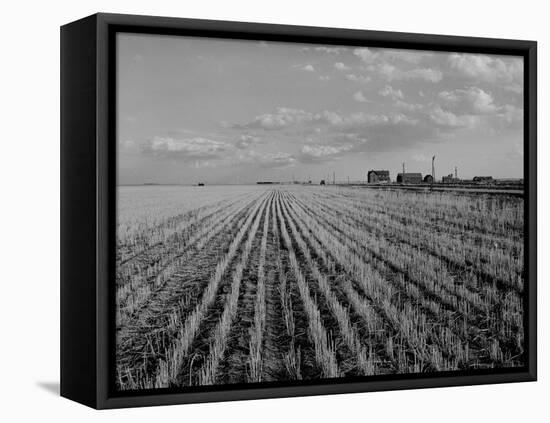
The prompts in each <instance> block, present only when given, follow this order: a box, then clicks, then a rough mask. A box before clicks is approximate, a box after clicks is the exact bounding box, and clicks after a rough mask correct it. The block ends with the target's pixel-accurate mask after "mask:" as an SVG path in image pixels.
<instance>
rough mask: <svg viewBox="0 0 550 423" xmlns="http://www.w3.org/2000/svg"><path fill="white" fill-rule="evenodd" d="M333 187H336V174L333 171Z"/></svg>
mask: <svg viewBox="0 0 550 423" xmlns="http://www.w3.org/2000/svg"><path fill="white" fill-rule="evenodd" d="M332 185H336V172H335V171H332Z"/></svg>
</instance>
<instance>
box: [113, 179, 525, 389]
mask: <svg viewBox="0 0 550 423" xmlns="http://www.w3.org/2000/svg"><path fill="white" fill-rule="evenodd" d="M117 215H118V223H117V256H116V385H117V388H118V389H120V390H132V389H143V388H167V387H184V386H196V385H213V384H232V383H243V382H270V381H289V380H300V379H304V380H311V379H320V378H322V379H324V378H336V377H348V376H369V375H381V374H382V375H384V374H406V373H424V372H438V371H448V370H468V369H487V368H495V367H498V368H502V367H517V366H522V365H523V364H524V360H525V357H524V349H523V345H524V333H523V316H524V311H523V293H524V204H523V198H521V197H511V196H506V195H504V194H502V195H483V194H476V195H467V194H464V193H448V192H414V191H399V190H393V191H389V190H382V189H377V190H371V189H360V188H346V187H337V186H326V187H323V186H300V185H268V186H206V187H183V186H142V187H119V188H118V211H117Z"/></svg>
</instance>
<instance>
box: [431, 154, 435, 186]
mask: <svg viewBox="0 0 550 423" xmlns="http://www.w3.org/2000/svg"><path fill="white" fill-rule="evenodd" d="M432 178H433V180H434V182H435V156H433V157H432Z"/></svg>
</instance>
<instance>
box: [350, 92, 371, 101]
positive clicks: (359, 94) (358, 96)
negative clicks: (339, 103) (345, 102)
mask: <svg viewBox="0 0 550 423" xmlns="http://www.w3.org/2000/svg"><path fill="white" fill-rule="evenodd" d="M353 99H354V100H355V101H358V102H359V103H370V100H367V99H366V98H365V96H364V95H363V93H362V92H361V91H357V92H356V93H355V94H353Z"/></svg>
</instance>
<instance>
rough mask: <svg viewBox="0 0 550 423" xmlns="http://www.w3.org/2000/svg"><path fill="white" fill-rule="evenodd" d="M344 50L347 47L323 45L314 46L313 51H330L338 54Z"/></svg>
mask: <svg viewBox="0 0 550 423" xmlns="http://www.w3.org/2000/svg"><path fill="white" fill-rule="evenodd" d="M346 50H347V48H345V47H325V46H320V47H315V51H320V52H323V53H330V54H340V53H343V52H345V51H346Z"/></svg>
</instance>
